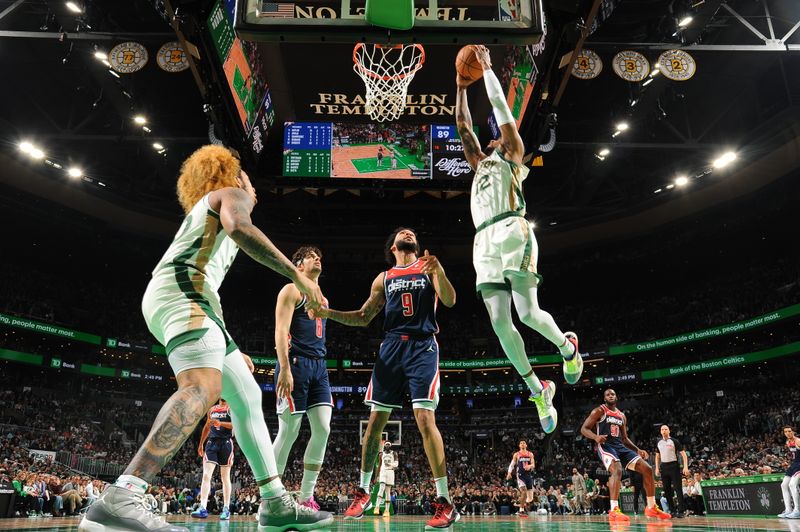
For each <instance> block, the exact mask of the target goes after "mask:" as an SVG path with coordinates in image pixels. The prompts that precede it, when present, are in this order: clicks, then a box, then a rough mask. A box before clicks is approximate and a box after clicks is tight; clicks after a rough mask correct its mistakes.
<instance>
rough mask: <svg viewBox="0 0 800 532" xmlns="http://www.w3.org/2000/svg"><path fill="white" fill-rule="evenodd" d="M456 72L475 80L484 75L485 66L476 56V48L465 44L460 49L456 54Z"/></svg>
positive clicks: (465, 77)
mask: <svg viewBox="0 0 800 532" xmlns="http://www.w3.org/2000/svg"><path fill="white" fill-rule="evenodd" d="M456 72H458V75H459V76H461V77H462V78H464V79H468V80H470V81H475V80H476V79H480V78H481V77H483V67H482V66H481V64H480V63H479V62H478V58H477V57H475V49H474V48H473V47H472V46H464V47H463V48H461V50H459V51H458V55H457V56H456Z"/></svg>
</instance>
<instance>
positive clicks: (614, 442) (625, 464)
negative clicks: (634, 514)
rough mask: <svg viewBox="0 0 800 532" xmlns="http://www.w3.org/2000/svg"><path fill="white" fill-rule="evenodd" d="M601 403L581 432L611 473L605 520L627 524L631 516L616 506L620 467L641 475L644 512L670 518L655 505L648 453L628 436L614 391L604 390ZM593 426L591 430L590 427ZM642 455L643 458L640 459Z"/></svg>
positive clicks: (650, 515)
mask: <svg viewBox="0 0 800 532" xmlns="http://www.w3.org/2000/svg"><path fill="white" fill-rule="evenodd" d="M603 399H604V402H603V404H602V405H600V406H598V407H597V408H595V409H594V410H592V413H591V414H589V417H587V418H586V421H584V422H583V426H582V427H581V434H583V436H584V437H585V438H589V439H590V440H592V441H594V442H595V447H596V449H597V455H598V456H599V457H600V460H601V461H602V462H603V465H604V466H605V468H606V470H607V471H608V472H609V473H610V474H611V476H610V477H609V479H608V489H609V492H610V495H611V509H610V510H609V512H608V520H609V521H610V522H614V523H627V522H628V521H630V520H631V519H630V517H628V516H627V515H625V514H623V513H622V509H621V508H620V507H619V489H620V486H621V485H622V470H623V468H624V469H631V470H633V471H636V472H637V473H639V474H640V475H642V477H643V478H644V491H645V494H646V495H647V507H646V508H645V510H644V515H645V516H647V517H656V518H658V519H670V518H671V517H672V516H671V515H670V514H668V513H666V512H663V511H661V510H660V509H659V508H658V507H657V506H656V488H655V479H654V478H653V468H651V467H650V464H648V463H647V462H645V460H647V456H648V453H647V451H645V450H644V449H639V448H638V447H637V446H636V445H635V444H634V443H633V442H632V441H631V440H630V438H628V420H627V418H626V417H625V414H623V413H622V412H621V411H620V410H618V409H617V392H615V391H614V390H612V389H611V388H609V389H608V390H606V391H605V392H604V393H603ZM592 428H594V430H592ZM643 458H644V460H642V459H643Z"/></svg>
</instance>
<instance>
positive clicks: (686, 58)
mask: <svg viewBox="0 0 800 532" xmlns="http://www.w3.org/2000/svg"><path fill="white" fill-rule="evenodd" d="M658 67H659V69H660V70H661V72H662V73H663V74H664V75H665V76H666V77H668V78H669V79H671V80H674V81H686V80H687V79H691V78H692V76H694V73H695V72H696V71H697V63H696V62H695V60H694V57H692V56H691V55H689V54H688V53H687V52H684V51H683V50H667V51H666V52H664V53H663V54H661V55H660V56H659V58H658Z"/></svg>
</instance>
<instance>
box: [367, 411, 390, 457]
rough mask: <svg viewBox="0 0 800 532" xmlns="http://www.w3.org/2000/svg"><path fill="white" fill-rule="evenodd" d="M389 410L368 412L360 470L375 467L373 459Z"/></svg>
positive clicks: (379, 445) (378, 450) (377, 450)
mask: <svg viewBox="0 0 800 532" xmlns="http://www.w3.org/2000/svg"><path fill="white" fill-rule="evenodd" d="M389 414H391V412H380V411H377V410H375V411H372V412H370V414H369V423H368V424H367V430H366V434H364V445H362V446H361V471H363V472H365V473H368V472H371V471H372V470H373V469H374V468H375V460H376V459H377V458H378V453H379V452H380V447H381V433H382V432H383V427H385V426H386V422H387V421H388V420H389Z"/></svg>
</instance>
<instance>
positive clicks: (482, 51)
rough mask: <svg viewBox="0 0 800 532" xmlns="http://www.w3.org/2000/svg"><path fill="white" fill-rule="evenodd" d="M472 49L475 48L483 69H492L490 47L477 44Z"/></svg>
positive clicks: (476, 56)
mask: <svg viewBox="0 0 800 532" xmlns="http://www.w3.org/2000/svg"><path fill="white" fill-rule="evenodd" d="M472 49H473V50H475V58H476V59H477V60H478V63H480V64H481V66H482V67H483V69H484V70H491V68H492V56H491V55H489V49H488V48H486V47H485V46H484V45H482V44H475V45H473V46H472Z"/></svg>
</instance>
